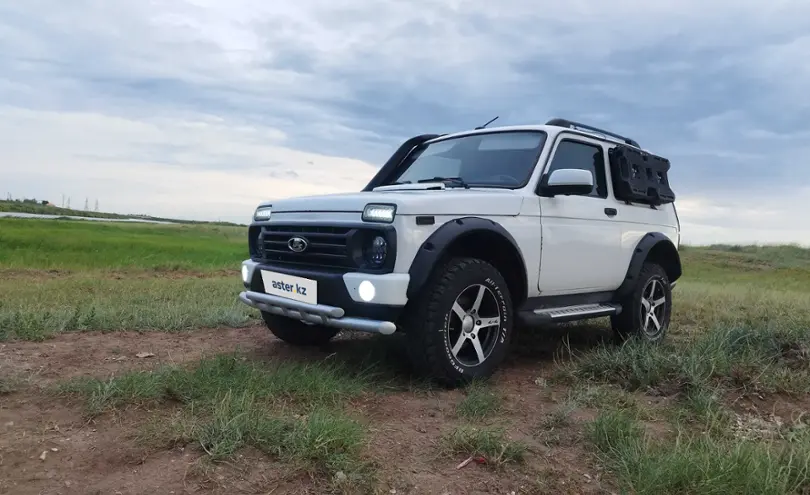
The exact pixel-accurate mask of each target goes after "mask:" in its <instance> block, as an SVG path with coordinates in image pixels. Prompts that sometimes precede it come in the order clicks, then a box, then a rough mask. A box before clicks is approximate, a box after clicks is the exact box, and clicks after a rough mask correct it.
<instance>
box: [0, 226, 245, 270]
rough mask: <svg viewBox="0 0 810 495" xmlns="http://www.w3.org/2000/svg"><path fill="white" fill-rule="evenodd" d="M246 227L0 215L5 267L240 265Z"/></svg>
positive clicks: (195, 267) (0, 247) (207, 267)
mask: <svg viewBox="0 0 810 495" xmlns="http://www.w3.org/2000/svg"><path fill="white" fill-rule="evenodd" d="M246 257H247V229H246V228H244V227H225V226H211V225H149V224H121V223H90V222H86V223H82V222H71V221H63V220H30V219H17V218H0V269H2V270H58V271H88V270H103V271H106V272H109V271H116V270H138V271H144V270H146V271H149V270H152V271H162V272H172V271H179V270H185V271H199V272H205V271H215V270H235V269H238V268H239V263H240V262H241V261H242V260H243V259H244V258H246Z"/></svg>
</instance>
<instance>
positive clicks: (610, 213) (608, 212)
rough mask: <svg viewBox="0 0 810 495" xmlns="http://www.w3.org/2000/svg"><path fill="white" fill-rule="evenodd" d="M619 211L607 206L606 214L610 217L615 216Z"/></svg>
mask: <svg viewBox="0 0 810 495" xmlns="http://www.w3.org/2000/svg"><path fill="white" fill-rule="evenodd" d="M617 213H619V212H618V211H616V208H605V215H607V216H609V217H615V216H616V214H617Z"/></svg>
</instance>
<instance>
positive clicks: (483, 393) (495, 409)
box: [456, 382, 503, 420]
mask: <svg viewBox="0 0 810 495" xmlns="http://www.w3.org/2000/svg"><path fill="white" fill-rule="evenodd" d="M465 393H466V395H465V396H464V398H463V399H462V400H461V402H459V403H458V405H456V414H457V415H458V416H459V417H462V418H465V419H470V420H485V419H487V418H491V417H493V416H495V415H497V414H498V413H499V412H500V409H501V403H502V401H503V398H502V397H501V396H500V394H498V392H497V390H493V389H492V388H491V387H490V386H489V385H488V384H486V383H483V382H473V383H471V384H470V385H469V386H468V387H467V388H466V390H465Z"/></svg>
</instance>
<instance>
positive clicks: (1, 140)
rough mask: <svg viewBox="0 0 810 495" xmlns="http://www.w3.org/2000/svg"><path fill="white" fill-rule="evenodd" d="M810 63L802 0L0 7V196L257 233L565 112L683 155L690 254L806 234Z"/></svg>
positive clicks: (217, 0) (225, 1) (32, 3)
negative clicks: (422, 140)
mask: <svg viewBox="0 0 810 495" xmlns="http://www.w3.org/2000/svg"><path fill="white" fill-rule="evenodd" d="M808 54H810V2H807V1H806V0H771V1H769V2H762V1H753V0H657V1H656V2H646V1H645V2H642V1H641V0H614V1H611V2H604V1H602V0H569V1H567V2H551V1H534V0H499V2H492V1H488V0H408V1H392V0H295V1H291V0H273V1H270V2H268V1H261V0H162V1H158V0H151V1H149V0H115V1H108V0H72V1H70V2H63V1H58V0H49V1H45V0H27V1H25V2H13V1H6V2H0V194H2V195H3V196H5V195H6V193H10V194H11V195H12V196H13V197H29V198H30V197H34V198H37V199H47V200H50V201H51V202H54V203H57V204H60V203H61V202H62V197H63V195H64V197H66V198H68V197H69V198H70V201H71V206H72V207H74V208H76V207H78V208H83V207H84V203H85V200H86V199H87V200H88V201H89V204H90V206H91V208H92V207H93V206H94V204H95V201H96V200H98V202H99V207H100V209H101V210H103V211H114V212H120V213H148V214H153V215H160V216H169V217H175V218H186V219H197V220H230V221H238V222H247V221H249V219H250V215H251V213H252V211H253V209H254V208H255V206H256V204H257V203H258V202H259V201H262V200H268V199H279V198H284V197H290V196H299V195H309V194H325V193H335V192H348V191H356V190H359V189H360V188H362V187H363V186H364V185H365V183H366V182H367V181H368V180H369V179H370V178H371V177H372V175H373V174H374V173H375V171H376V169H377V168H378V167H379V166H381V165H382V163H384V162H385V160H386V159H387V158H388V156H389V155H390V154H391V153H392V152H393V151H394V150H395V149H396V148H397V147H398V146H399V144H401V143H402V141H404V140H405V139H407V138H409V137H411V136H414V135H417V134H423V133H447V132H456V131H461V130H466V129H470V128H472V127H475V126H476V125H480V124H483V123H484V122H486V121H488V120H490V119H491V118H492V117H494V116H499V119H498V121H497V122H496V124H500V125H511V124H535V123H544V122H545V121H547V120H548V119H550V118H552V117H565V118H569V119H572V120H578V121H583V122H588V123H591V124H593V125H596V126H598V127H606V128H610V129H612V130H615V131H616V132H620V133H622V134H625V135H629V136H631V137H633V138H634V139H636V140H637V141H639V142H640V143H641V146H642V147H643V148H645V149H648V150H650V151H652V152H655V153H657V154H660V155H663V156H665V157H667V158H669V159H670V160H671V162H672V169H671V172H670V180H671V182H672V185H673V189H674V190H675V193H676V195H677V203H676V204H677V207H678V211H679V214H680V217H681V222H682V228H683V240H684V242H687V243H692V244H705V243H715V242H732V243H745V242H759V243H772V242H795V243H800V244H806V245H810V215H808V212H810V207H809V206H810V93H808V89H807V88H810V58H808Z"/></svg>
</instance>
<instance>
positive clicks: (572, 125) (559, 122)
mask: <svg viewBox="0 0 810 495" xmlns="http://www.w3.org/2000/svg"><path fill="white" fill-rule="evenodd" d="M546 125H553V126H557V127H567V128H569V129H576V128H580V129H583V130H586V131H592V132H598V133H599V134H605V135H606V136H611V137H614V138H616V139H618V140H620V141H623V142H625V143H627V144H629V145H630V146H635V147H636V148H641V146H640V145H639V144H638V141H636V140H635V139H630V138H629V137H624V136H622V135H621V134H616V133H615V132H610V131H606V130H604V129H599V128H598V127H594V126H592V125H587V124H580V123H579V122H574V121H573V120H567V119H559V118H554V119H551V120H549V121H548V122H546Z"/></svg>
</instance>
